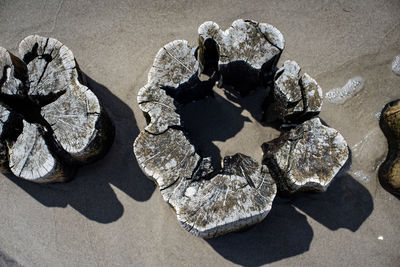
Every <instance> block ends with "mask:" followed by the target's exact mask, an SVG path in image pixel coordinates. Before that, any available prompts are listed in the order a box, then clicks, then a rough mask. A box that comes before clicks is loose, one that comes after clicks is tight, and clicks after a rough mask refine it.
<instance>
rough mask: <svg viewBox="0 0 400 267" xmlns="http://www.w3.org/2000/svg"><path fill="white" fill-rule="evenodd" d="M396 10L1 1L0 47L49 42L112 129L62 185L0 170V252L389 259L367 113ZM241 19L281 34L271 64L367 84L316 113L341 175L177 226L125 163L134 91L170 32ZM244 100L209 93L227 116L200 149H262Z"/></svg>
mask: <svg viewBox="0 0 400 267" xmlns="http://www.w3.org/2000/svg"><path fill="white" fill-rule="evenodd" d="M90 2H92V1H90ZM399 14H400V2H399V1H383V0H378V1H351V2H349V1H338V2H333V1H328V2H318V1H272V2H266V1H265V2H262V1H251V2H248V1H246V2H234V1H221V2H215V1H201V2H193V3H188V2H186V1H169V2H164V1H158V2H156V1H150V2H144V1H136V2H133V1H118V2H115V3H113V2H112V1H96V3H82V2H80V1H5V0H0V22H1V24H0V46H2V47H4V48H6V49H8V50H10V51H11V52H13V53H15V54H17V52H18V51H17V47H18V44H19V42H20V41H21V40H22V39H23V38H24V37H25V36H27V35H30V34H40V35H43V36H51V37H54V38H57V39H58V40H60V41H61V42H62V43H64V44H65V45H66V46H68V47H69V48H70V49H71V50H72V52H73V53H74V55H75V57H76V59H77V61H78V63H79V65H80V67H81V69H82V70H83V71H84V72H85V73H86V75H87V76H89V77H90V83H91V86H92V87H94V91H95V93H96V94H97V95H98V96H99V98H100V100H101V101H102V102H103V103H104V106H105V107H106V108H107V110H108V112H109V113H110V115H111V118H112V119H113V121H114V123H115V126H116V140H115V143H114V145H113V147H112V148H111V151H110V152H109V153H108V154H107V156H106V157H105V158H104V159H102V160H101V161H99V162H97V163H94V164H92V165H89V166H86V167H84V168H81V169H80V170H79V171H78V173H77V175H76V178H75V180H73V181H72V182H70V183H67V184H57V185H36V184H32V183H29V182H25V181H21V180H18V179H16V178H14V177H13V176H11V175H1V178H0V251H3V253H0V255H1V254H4V255H7V256H6V257H7V260H8V261H10V262H11V261H12V260H11V259H8V257H10V258H12V259H13V260H14V261H16V262H18V263H19V264H21V265H23V266H66V265H67V266H82V265H90V266H91V265H100V266H109V265H122V266H123V265H152V266H154V265H155V266H159V265H169V266H177V265H178V266H183V265H197V266H208V265H216V266H227V265H232V264H238V265H263V264H273V265H280V266H291V265H307V266H309V265H328V266H343V265H353V266H354V265H355V266H359V265H361V266H377V265H379V266H395V265H397V264H398V261H399V259H400V253H399V251H400V234H399V232H400V208H399V207H400V199H399V198H396V197H394V196H393V195H391V194H389V193H388V192H386V191H385V190H383V189H382V187H381V186H380V184H379V182H378V180H377V175H376V173H377V167H378V166H379V163H380V162H382V161H383V160H384V157H385V155H386V151H387V145H386V140H385V138H384V136H383V133H382V132H381V131H380V129H379V125H378V119H377V118H376V114H377V113H378V112H379V111H380V110H381V109H382V108H383V106H384V104H385V103H387V102H389V101H391V100H394V99H397V98H400V76H396V75H395V74H394V73H393V72H392V70H391V65H392V61H393V59H394V57H395V56H397V55H399V54H400V15H399ZM238 18H244V19H246V18H249V19H253V20H256V21H259V22H267V23H270V24H272V25H274V26H276V27H277V28H278V29H279V30H280V31H281V32H282V34H283V35H284V37H285V39H286V48H285V50H284V52H283V55H282V58H281V61H280V64H282V63H283V61H284V60H286V59H292V60H295V61H297V62H298V63H299V64H300V66H301V67H302V71H303V72H307V73H308V74H310V75H311V76H312V77H313V78H314V79H316V80H317V82H318V83H319V84H320V86H321V87H322V90H323V92H324V94H325V93H326V92H328V91H329V90H332V89H334V88H340V87H343V86H344V85H345V84H346V83H347V81H348V80H349V79H351V78H353V77H357V76H360V77H363V79H364V86H363V89H362V90H361V91H359V92H358V93H357V94H356V95H355V96H353V97H352V98H350V99H348V100H347V101H346V102H345V103H344V104H342V105H336V104H332V103H330V102H328V101H324V104H323V108H322V112H321V115H320V117H321V118H322V119H323V120H324V121H325V122H326V123H327V124H328V125H330V126H331V127H334V128H336V129H337V130H339V131H340V132H341V134H342V135H343V136H344V137H345V139H346V140H347V142H348V144H349V147H350V149H351V151H352V153H351V154H352V159H351V164H349V165H348V166H347V172H343V173H342V174H341V175H340V176H338V177H336V179H335V181H334V182H333V183H332V185H331V186H330V188H329V189H328V191H327V192H326V193H323V194H302V195H300V196H296V197H293V198H289V199H283V198H276V200H275V201H274V204H273V207H272V210H271V212H270V214H269V215H268V216H267V217H266V219H265V220H264V221H263V222H262V223H260V224H258V225H257V226H255V227H253V228H251V229H249V230H248V231H245V232H240V233H232V234H228V235H225V236H222V237H219V238H215V239H211V240H202V239H199V238H196V237H194V236H192V235H191V234H189V233H187V232H186V231H185V230H183V229H182V228H181V227H180V225H179V223H178V221H177V220H176V218H175V214H174V212H173V211H172V210H171V209H170V208H169V207H168V205H167V204H166V203H165V202H164V201H163V200H162V198H161V196H160V194H159V192H158V189H157V188H156V187H155V185H154V184H153V182H151V181H150V180H148V179H147V178H146V177H145V176H144V175H143V173H142V172H141V171H140V169H139V167H138V165H137V163H136V161H135V158H134V155H133V152H132V143H133V140H134V139H135V138H136V136H137V134H138V133H139V131H140V129H143V128H144V127H145V125H146V122H145V119H144V117H143V115H142V113H141V111H140V110H139V108H138V106H137V103H136V95H137V92H138V90H139V89H140V87H141V86H143V85H144V84H145V83H146V80H147V72H148V70H149V69H150V67H151V64H152V62H153V59H154V56H155V54H156V53H157V51H158V50H159V49H160V48H161V47H162V46H163V45H164V44H166V43H168V42H170V41H172V40H175V39H186V40H188V41H189V42H191V43H192V44H195V43H196V41H197V27H198V26H199V25H200V24H201V23H202V22H204V21H206V20H213V21H215V22H217V23H218V24H219V25H220V26H221V27H223V28H226V27H229V25H230V24H231V23H232V22H233V21H234V20H235V19H238ZM221 95H222V94H221ZM251 97H253V98H256V99H258V98H257V93H254V94H252V95H250V96H249V98H248V99H243V100H242V105H241V106H240V105H237V104H234V103H231V102H229V101H227V100H226V99H225V98H224V97H223V95H222V96H221V97H217V98H216V100H215V101H217V103H222V104H215V103H212V100H207V101H209V102H210V103H206V104H207V106H208V107H210V111H208V112H207V113H208V114H211V115H212V112H217V111H218V110H222V111H226V113H229V115H227V116H226V117H225V120H232V124H231V125H230V127H227V130H226V131H221V130H220V129H216V131H215V132H209V131H206V133H210V134H208V135H207V141H208V142H207V143H206V144H205V146H206V148H207V149H209V151H210V153H217V154H218V152H219V153H220V154H221V156H224V155H227V154H232V153H235V152H243V153H247V154H249V155H251V156H253V157H254V158H256V159H260V158H261V149H260V148H259V146H260V145H261V143H262V142H265V141H269V140H271V139H272V138H273V137H274V136H276V132H274V130H272V129H265V127H263V126H261V125H260V124H258V122H257V121H256V120H255V118H254V117H253V114H257V108H255V107H254V106H253V105H251V101H250V100H249V99H251ZM213 101H214V100H213ZM218 101H219V102H218ZM249 102H250V103H249ZM196 112H197V113H196V114H193V115H191V116H192V117H194V118H196V116H200V115H201V114H198V113H199V112H201V109H200V111H199V109H197V111H196ZM235 114H236V115H237V116H234V115H235ZM211 115H210V116H211ZM219 116H221V117H219V119H220V120H222V121H223V120H224V116H223V115H221V114H220V115H219ZM235 117H237V118H236V119H235ZM204 121H205V124H204V125H205V126H207V123H209V122H208V121H207V120H204ZM213 123H214V126H215V125H218V122H215V121H214V122H212V123H211V126H213ZM208 126H210V124H208ZM210 141H212V142H213V144H210ZM0 257H1V256H0ZM0 263H2V261H1V260H0ZM6 263H7V262H6ZM0 265H1V264H0Z"/></svg>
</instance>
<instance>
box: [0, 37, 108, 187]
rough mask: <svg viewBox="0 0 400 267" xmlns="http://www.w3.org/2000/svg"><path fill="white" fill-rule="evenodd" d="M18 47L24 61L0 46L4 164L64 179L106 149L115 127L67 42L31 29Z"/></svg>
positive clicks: (31, 176)
mask: <svg viewBox="0 0 400 267" xmlns="http://www.w3.org/2000/svg"><path fill="white" fill-rule="evenodd" d="M19 53H20V55H21V58H22V59H23V61H21V60H20V59H18V58H17V57H15V56H14V55H12V54H11V53H10V52H8V51H7V50H5V49H4V48H0V64H1V65H0V67H1V70H2V76H1V79H0V105H1V114H2V119H1V124H0V126H1V135H0V144H1V145H0V147H1V148H2V151H1V153H0V155H1V156H2V158H1V164H2V166H3V170H8V169H9V170H11V172H12V173H13V174H14V175H16V176H17V177H20V178H24V179H27V180H30V181H33V182H38V183H44V182H63V181H66V180H69V179H70V178H71V174H72V173H73V171H74V169H75V167H76V166H77V165H80V164H86V163H90V162H93V161H94V160H96V159H98V158H99V157H101V156H102V155H103V154H104V153H105V152H106V151H107V149H108V148H109V146H110V145H111V143H112V139H113V136H114V128H113V126H112V123H111V121H110V119H109V117H108V115H107V114H106V112H105V110H104V109H103V108H102V107H101V105H100V103H99V100H98V99H97V97H96V96H95V95H94V93H93V92H92V91H91V90H90V89H89V88H88V87H87V86H85V85H84V84H83V82H82V79H81V73H80V71H79V68H78V66H77V64H76V61H75V59H74V56H73V54H72V52H71V51H70V50H69V49H68V48H67V47H66V46H64V45H63V44H62V43H60V42H59V41H57V40H56V39H53V38H45V37H41V36H38V35H31V36H28V37H26V38H25V39H24V40H23V41H22V42H21V43H20V45H19ZM6 147H7V149H6ZM7 154H8V156H7ZM3 155H5V157H3Z"/></svg>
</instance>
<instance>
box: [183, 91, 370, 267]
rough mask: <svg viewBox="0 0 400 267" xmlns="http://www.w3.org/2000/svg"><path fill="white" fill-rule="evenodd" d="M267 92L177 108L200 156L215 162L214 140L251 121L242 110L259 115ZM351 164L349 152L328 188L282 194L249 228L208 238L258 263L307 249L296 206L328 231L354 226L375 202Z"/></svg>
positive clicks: (231, 255) (230, 255) (227, 252)
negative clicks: (344, 163)
mask: <svg viewBox="0 0 400 267" xmlns="http://www.w3.org/2000/svg"><path fill="white" fill-rule="evenodd" d="M225 93H226V94H227V93H228V94H229V92H225ZM265 96H266V92H265V91H264V92H263V91H262V90H257V91H254V92H252V93H251V94H249V95H247V96H245V97H239V98H235V96H232V95H227V98H228V99H229V100H231V101H232V102H234V103H236V104H238V105H239V106H238V105H235V104H233V103H232V102H230V101H228V100H226V99H225V98H223V97H221V96H219V95H218V94H215V97H209V98H206V99H204V100H201V101H197V102H194V103H190V104H187V105H186V106H184V107H183V108H182V109H181V110H180V111H179V112H180V115H181V118H182V120H183V121H184V126H185V129H186V130H187V131H188V133H187V136H188V137H189V139H190V141H191V142H192V143H193V144H194V145H195V146H196V148H197V149H198V150H199V153H200V155H202V156H212V157H213V159H214V161H213V163H214V164H217V165H219V162H220V159H221V155H220V150H219V149H218V147H217V146H215V145H214V144H213V143H212V142H213V141H226V140H227V139H229V138H232V137H234V136H235V135H236V134H237V133H238V132H239V131H241V129H242V128H243V126H244V123H245V122H247V121H250V119H249V118H248V117H245V116H243V115H242V114H241V113H242V111H243V110H244V109H246V110H248V111H249V113H250V114H251V116H252V117H253V118H255V119H257V120H259V119H260V117H261V116H260V114H261V112H260V111H261V105H262V102H263V99H264V98H265ZM266 141H267V140H266ZM260 145H261V144H260ZM350 152H351V151H350ZM215 159H217V160H215ZM350 165H351V153H350V157H349V160H348V162H347V163H346V165H345V166H344V167H343V169H342V171H341V172H340V174H339V175H338V176H337V177H336V178H335V179H334V180H333V182H332V184H331V185H330V187H329V188H328V190H327V191H326V192H324V193H298V194H295V195H292V196H290V197H285V198H283V197H278V196H277V197H276V198H275V200H274V203H273V205H272V210H271V212H270V213H269V214H268V216H267V217H266V218H265V220H264V221H262V222H261V223H259V224H257V225H255V226H254V227H252V228H250V229H249V230H247V231H243V232H237V233H230V234H227V235H224V236H221V237H217V238H214V239H208V240H207V242H208V243H209V244H210V246H211V247H213V249H215V251H217V252H218V253H219V254H221V255H222V256H223V257H224V258H226V259H227V260H229V261H232V262H234V263H236V264H239V265H245V266H259V265H262V264H267V263H272V262H275V261H278V260H281V259H284V258H288V257H292V256H296V255H299V254H302V253H304V252H306V251H308V250H309V248H310V244H311V241H312V239H313V235H314V233H313V230H312V228H311V226H310V225H309V224H308V222H307V217H306V216H305V215H304V214H302V213H300V212H298V211H297V210H300V211H302V212H304V213H305V214H306V215H307V216H310V217H311V218H313V219H314V220H316V221H317V222H319V223H321V224H322V225H324V226H325V227H327V228H328V229H330V230H337V229H340V228H345V229H348V230H350V231H352V232H355V231H357V230H358V228H359V227H360V226H361V224H362V223H363V222H364V221H365V220H366V219H367V218H368V216H369V215H370V214H371V212H372V210H373V201H372V197H371V195H370V193H369V192H368V190H367V189H366V188H365V187H364V186H363V185H362V184H360V183H359V182H357V181H356V180H355V179H354V178H353V177H352V176H350V175H349V174H347V170H348V168H349V166H350ZM296 209H297V210H296Z"/></svg>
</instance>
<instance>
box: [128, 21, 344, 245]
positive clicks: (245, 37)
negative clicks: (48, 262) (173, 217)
mask: <svg viewBox="0 0 400 267" xmlns="http://www.w3.org/2000/svg"><path fill="white" fill-rule="evenodd" d="M284 43H285V41H284V39H283V36H282V35H281V33H280V32H279V31H278V30H277V29H276V28H274V27H273V26H271V25H269V24H263V23H257V22H254V21H245V20H237V21H235V22H234V23H233V24H232V27H231V28H230V29H228V30H226V31H221V30H220V29H219V26H218V25H217V24H216V23H214V22H205V23H204V24H202V25H201V26H200V27H199V47H198V48H197V49H196V48H192V47H190V46H189V45H188V43H187V41H183V40H176V41H173V42H171V43H169V44H167V45H165V46H164V47H163V48H161V49H160V51H159V52H158V54H157V56H156V58H155V60H154V63H153V67H152V68H151V69H150V72H149V75H148V81H147V84H146V85H145V86H144V87H143V88H141V89H140V90H139V93H138V97H137V100H138V103H139V107H140V109H141V110H142V111H143V113H144V114H145V116H146V118H147V123H148V125H147V126H146V128H145V129H144V130H143V131H142V132H141V133H140V134H139V136H138V137H137V138H136V140H135V143H134V146H133V149H134V153H135V155H136V158H137V160H138V163H139V166H140V167H141V169H142V170H143V172H144V173H145V174H146V175H147V176H148V177H149V178H151V179H152V180H154V181H155V182H156V184H157V185H158V186H159V188H160V191H161V194H162V196H163V199H164V200H165V201H166V202H167V203H169V204H170V205H171V206H172V207H173V208H174V210H175V211H176V214H177V218H178V220H179V221H180V223H181V224H182V226H183V227H184V228H185V229H186V230H187V231H189V232H191V233H192V234H194V235H196V236H200V237H205V238H207V237H214V236H217V235H221V234H224V233H228V232H231V231H235V230H238V229H241V228H245V227H248V226H250V225H252V224H255V223H257V222H259V221H261V220H262V219H264V218H265V216H266V215H267V214H268V212H269V211H270V209H271V205H272V201H273V199H274V197H275V195H276V192H277V186H276V184H275V181H274V179H275V180H276V181H277V185H278V189H281V190H282V191H289V192H294V191H297V190H307V189H313V190H319V191H324V190H326V188H327V187H328V185H329V183H330V182H331V180H332V179H333V177H334V176H335V175H336V173H337V172H338V171H339V169H340V168H341V167H342V166H343V164H344V163H345V161H346V160H347V157H348V150H347V144H346V142H345V141H344V139H343V137H342V136H341V135H340V134H339V133H338V132H337V131H335V130H334V129H332V128H329V127H325V126H323V125H322V124H321V122H320V120H319V119H318V118H316V119H313V120H310V121H307V122H305V123H303V124H302V125H300V126H298V127H297V128H296V129H294V130H292V131H290V132H289V133H286V134H284V135H282V136H281V137H280V138H279V139H278V140H275V141H273V142H271V143H270V144H269V145H264V146H263V148H264V152H265V153H266V154H265V155H266V156H265V158H264V163H267V164H268V167H269V168H270V169H268V167H267V165H262V164H258V163H257V162H256V161H255V160H253V159H251V158H250V157H248V156H246V155H242V154H235V155H234V156H231V157H225V158H224V160H223V166H222V169H221V170H220V171H216V170H214V169H213V167H212V164H211V162H212V159H211V158H202V157H201V155H199V154H198V153H197V149H196V148H195V147H194V146H193V145H192V144H191V143H190V141H189V139H188V137H187V136H186V135H185V129H184V122H183V121H181V118H180V116H179V114H178V113H177V110H179V108H180V107H181V105H184V104H186V103H188V102H191V101H195V100H198V99H201V98H203V97H205V96H210V95H213V93H212V92H213V91H212V87H213V85H214V84H215V83H216V82H217V80H218V79H219V86H224V87H225V86H226V89H232V88H233V90H234V91H235V92H238V93H239V94H240V95H245V94H247V93H248V92H249V91H250V90H252V89H254V88H255V87H257V86H264V89H265V90H267V89H266V87H267V86H271V87H275V90H274V88H272V90H271V93H270V95H272V98H273V99H274V101H272V102H273V104H274V105H275V106H276V108H277V109H278V110H279V112H280V114H281V118H282V121H286V122H289V121H290V120H289V118H295V119H296V120H298V121H301V120H303V121H304V120H306V119H307V118H308V117H312V116H315V115H317V114H318V113H319V111H320V110H321V105H322V91H321V88H320V87H319V86H318V84H317V83H316V82H315V80H314V79H312V78H311V77H310V76H309V75H308V74H304V75H302V76H300V74H299V73H300V67H299V65H298V64H297V63H295V62H294V61H287V62H285V64H284V66H283V67H282V68H281V69H280V70H279V71H278V72H277V73H276V71H277V68H276V65H277V61H278V60H279V57H280V54H281V52H282V49H283V48H284ZM195 55H196V56H197V59H196V57H195ZM197 74H200V75H197ZM203 74H204V75H205V76H208V77H209V79H208V80H205V81H201V80H200V79H199V76H202V75H203ZM274 77H275V79H274ZM202 78H204V77H202ZM229 86H231V87H232V88H230V87H229ZM191 134H195V133H191ZM270 173H271V174H270ZM272 177H273V178H274V179H272Z"/></svg>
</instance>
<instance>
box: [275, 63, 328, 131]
mask: <svg viewBox="0 0 400 267" xmlns="http://www.w3.org/2000/svg"><path fill="white" fill-rule="evenodd" d="M300 70H301V69H300V66H299V65H298V64H297V63H296V62H295V61H290V60H288V61H285V62H284V64H283V67H282V68H280V69H279V70H278V71H277V72H276V74H275V82H274V89H273V99H274V102H273V105H274V108H275V111H276V112H277V113H278V115H279V118H280V120H281V121H283V122H289V123H290V122H298V121H300V120H301V119H303V120H304V118H306V119H307V118H309V117H310V116H314V115H317V114H318V113H319V112H320V111H321V106H322V90H321V88H320V87H319V85H318V84H317V82H316V81H315V80H314V79H313V78H311V77H310V75H308V74H307V73H305V74H303V75H302V76H301V77H300Z"/></svg>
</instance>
